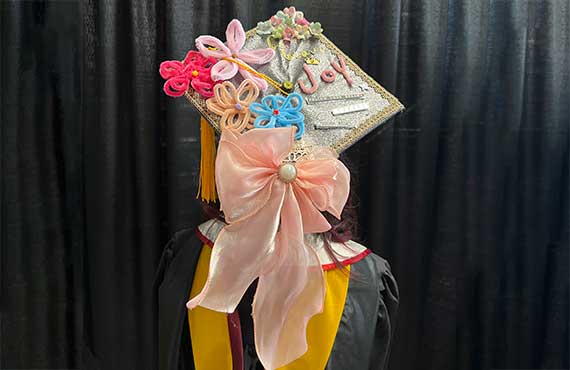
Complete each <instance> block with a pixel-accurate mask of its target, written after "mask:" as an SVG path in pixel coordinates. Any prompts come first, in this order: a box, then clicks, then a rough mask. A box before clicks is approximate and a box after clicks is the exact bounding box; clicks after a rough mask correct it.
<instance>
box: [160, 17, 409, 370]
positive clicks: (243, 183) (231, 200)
mask: <svg viewBox="0 0 570 370" xmlns="http://www.w3.org/2000/svg"><path fill="white" fill-rule="evenodd" d="M196 49H197V50H191V51H189V52H188V54H187V55H186V57H185V58H184V60H182V61H166V62H163V63H162V64H161V66H160V73H161V75H162V77H163V78H165V79H166V82H165V85H164V91H165V93H166V94H167V95H170V96H175V97H178V96H185V97H186V98H187V99H188V101H189V102H191V103H192V104H193V105H194V106H195V107H196V108H197V109H198V110H199V111H200V113H201V114H202V121H201V138H202V160H201V180H200V192H201V196H202V199H203V200H205V201H212V200H214V199H215V198H216V188H215V186H214V181H215V182H216V183H217V189H218V193H219V196H220V205H221V209H222V210H223V211H224V216H225V218H226V223H227V224H228V225H229V227H226V228H224V229H223V230H222V232H220V234H219V236H218V238H217V239H216V242H215V247H216V248H217V249H216V248H214V253H213V256H212V260H211V263H210V274H209V276H208V282H207V283H206V286H205V288H204V290H203V291H202V292H201V293H200V294H199V295H198V296H196V297H194V298H193V299H192V300H191V301H189V303H188V307H189V308H194V307H196V306H198V305H200V306H203V307H206V308H210V309H213V310H217V311H222V312H232V311H233V310H234V309H235V306H236V305H237V303H238V302H239V299H240V298H241V295H243V292H244V291H245V289H247V286H248V285H249V283H251V281H252V279H254V278H257V277H259V279H260V284H259V286H258V290H257V292H256V300H255V302H257V303H255V302H254V306H255V305H256V304H257V305H260V306H262V307H257V308H256V307H254V322H255V325H256V329H255V330H256V348H257V351H258V355H259V357H260V360H261V362H262V363H263V365H264V366H265V367H266V368H267V369H274V368H276V367H279V366H282V365H284V364H286V363H288V362H290V361H292V360H294V359H296V358H298V357H299V356H301V355H302V354H303V353H304V352H305V351H306V346H307V343H306V339H305V335H304V330H305V329H306V323H307V321H308V319H309V318H310V317H312V316H313V315H315V314H316V313H318V312H320V311H319V310H320V309H322V301H323V299H324V282H323V278H322V271H321V269H320V264H319V261H318V259H317V260H315V259H316V257H315V255H314V253H312V252H311V247H310V246H307V245H305V243H304V242H303V235H304V234H308V233H321V232H325V231H327V230H328V229H330V227H331V226H330V224H329V223H328V222H327V221H326V219H325V218H324V217H323V216H322V214H321V212H323V211H327V212H329V213H331V214H333V215H334V216H336V217H337V218H340V214H341V211H342V208H343V207H344V205H345V203H346V200H347V197H348V192H349V183H350V174H349V172H348V170H347V169H346V167H345V166H344V165H343V164H342V162H340V161H339V160H338V159H337V156H338V154H340V153H341V152H342V151H344V150H345V149H347V148H348V147H350V146H351V145H353V144H355V143H356V142H358V141H359V140H360V139H361V138H362V137H363V136H365V135H366V134H367V133H369V132H370V131H372V130H373V129H374V128H376V127H378V126H379V125H381V124H382V123H384V122H385V121H386V120H388V119H389V118H390V117H392V116H393V115H394V114H396V113H397V112H399V111H400V110H402V109H403V105H402V104H401V103H400V102H399V101H398V100H397V99H396V98H395V97H394V96H393V95H392V94H390V93H389V92H388V91H386V89H384V88H383V87H382V86H381V85H380V84H379V83H378V82H376V81H375V80H374V79H372V78H371V77H370V76H369V75H368V74H366V72H364V71H363V70H362V69H361V68H360V67H359V66H358V65H356V63H354V62H353V61H352V60H351V59H350V58H349V57H348V56H347V55H346V54H345V53H343V52H342V51H341V50H340V49H339V48H338V47H337V46H335V45H334V44H333V43H332V42H331V41H330V40H329V39H328V38H327V37H326V36H324V34H323V30H322V27H321V25H320V23H318V22H309V21H308V20H306V19H305V17H304V14H303V13H302V12H300V11H297V10H296V9H295V8H294V7H289V8H285V9H283V10H282V11H279V12H277V14H275V15H274V16H272V17H271V18H270V19H269V20H266V21H261V22H259V23H258V24H257V27H256V28H253V29H251V30H249V31H247V32H245V30H244V28H243V26H242V25H241V23H240V22H239V21H238V20H236V19H234V20H232V21H231V22H230V23H229V25H228V27H227V30H226V35H225V39H223V38H222V39H220V38H217V37H214V36H210V35H203V36H199V37H198V38H196ZM214 130H215V131H217V132H218V133H220V134H221V138H220V144H219V149H218V151H217V158H216V149H215V143H214V136H215V135H214ZM214 161H215V167H216V168H215V169H214ZM214 173H215V178H214ZM232 248H234V249H232ZM235 248H238V249H239V250H240V251H241V252H236V251H235ZM249 248H254V249H249ZM255 248H258V249H259V250H258V249H255ZM246 251H249V252H251V253H259V256H261V257H260V258H259V259H256V260H255V261H251V260H244V261H241V262H240V261H238V260H239V258H240V256H241V253H247V252H246ZM275 259H279V262H276V260H275ZM288 259H289V260H288ZM236 264H237V266H234V265H236ZM244 265H245V266H244ZM275 270H278V271H275ZM274 274H278V275H279V274H280V275H281V276H283V277H287V279H285V280H286V281H284V282H281V283H280V284H277V283H278V281H277V280H275V276H273V275H274ZM263 279H266V280H269V281H271V282H269V283H266V284H265V283H261V281H262V280H263ZM282 285H285V288H286V289H285V290H284V289H283V286H282ZM260 289H261V290H262V291H260ZM291 292H293V293H291ZM298 299H303V300H304V301H303V302H302V304H300V306H299V305H298V304H299V302H297V301H296V300H298ZM279 302H281V303H282V302H293V303H292V304H291V305H290V306H287V305H286V304H285V305H282V306H284V307H281V306H279V304H280V303H279ZM268 312H269V313H268ZM256 319H257V321H256ZM305 319H306V320H305ZM291 320H293V321H295V322H296V323H297V324H295V323H293V321H291ZM273 321H274V322H275V323H276V324H275V325H272V324H271V323H269V324H268V322H273ZM260 322H261V324H260ZM278 322H280V323H282V325H281V324H279V325H278V324H277V323H278ZM298 323H304V324H302V325H299V324H298ZM284 346H285V347H287V348H283V347H284Z"/></svg>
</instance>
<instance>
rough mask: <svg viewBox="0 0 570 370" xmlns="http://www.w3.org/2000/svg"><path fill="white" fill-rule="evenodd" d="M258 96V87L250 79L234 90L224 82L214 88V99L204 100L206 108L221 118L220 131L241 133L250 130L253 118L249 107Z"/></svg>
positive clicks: (229, 84) (230, 84) (228, 83)
mask: <svg viewBox="0 0 570 370" xmlns="http://www.w3.org/2000/svg"><path fill="white" fill-rule="evenodd" d="M258 96H259V87H258V86H257V85H256V84H255V82H253V81H252V80H250V79H246V80H244V81H243V82H242V83H241V84H240V85H239V87H238V88H237V89H236V88H235V86H234V85H233V84H232V83H231V82H229V81H225V82H223V83H221V84H217V85H216V86H214V97H212V98H210V99H208V100H206V106H207V107H208V109H209V110H211V111H212V112H214V113H215V114H217V115H219V116H222V118H221V119H220V129H221V130H222V131H223V130H230V131H233V132H238V133H241V132H242V131H243V130H245V129H248V128H252V127H253V126H252V125H251V123H252V121H253V117H252V115H251V112H250V110H249V105H250V104H251V103H253V102H255V100H256V99H257V97H258Z"/></svg>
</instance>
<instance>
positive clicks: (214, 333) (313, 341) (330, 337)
mask: <svg viewBox="0 0 570 370" xmlns="http://www.w3.org/2000/svg"><path fill="white" fill-rule="evenodd" d="M211 253H212V248H210V247H209V246H207V245H204V246H203V247H202V252H201V253H200V258H199V260H198V265H197V268H196V271H195V273H194V281H193V283H192V290H191V292H190V297H191V298H192V297H194V296H196V295H198V293H200V291H201V290H202V287H203V286H204V284H205V283H206V279H207V277H208V269H209V265H210V256H211ZM346 269H347V271H342V270H340V269H331V270H327V271H325V272H324V275H325V281H326V284H327V292H326V295H325V303H324V310H323V312H322V313H320V314H318V315H315V316H313V317H312V318H311V320H309V324H308V326H307V342H308V344H309V350H308V351H307V352H306V353H305V354H304V355H303V356H301V357H299V358H298V359H297V360H295V361H293V362H291V363H289V364H287V365H285V366H283V367H280V368H279V369H278V370H307V369H311V370H319V369H324V368H325V366H326V365H327V361H328V359H329V356H330V353H331V351H332V347H333V344H334V339H335V336H336V332H337V330H338V326H339V324H340V319H341V317H342V311H343V308H344V303H345V300H346V294H347V292H348V281H349V277H350V274H349V273H347V272H350V265H348V266H346ZM188 322H189V324H190V338H191V340H192V352H193V354H194V365H195V366H196V370H232V351H231V343H230V334H229V329H228V321H227V314H225V313H222V312H216V311H212V310H209V309H207V308H203V307H196V308H195V309H193V310H188ZM236 370H237V369H236ZM240 370H241V369H240Z"/></svg>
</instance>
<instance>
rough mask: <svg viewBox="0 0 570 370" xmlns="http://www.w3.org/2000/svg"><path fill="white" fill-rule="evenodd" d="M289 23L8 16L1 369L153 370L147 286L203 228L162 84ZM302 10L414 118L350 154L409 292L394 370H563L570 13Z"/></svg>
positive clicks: (104, 13) (509, 6)
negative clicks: (172, 62)
mask: <svg viewBox="0 0 570 370" xmlns="http://www.w3.org/2000/svg"><path fill="white" fill-rule="evenodd" d="M285 5H289V3H288V2H278V1H271V2H269V1H259V0H256V1H253V0H252V1H247V0H244V1H237V2H232V1H220V0H200V1H188V0H175V1H166V2H163V1H156V2H153V1H149V0H130V1H95V0H87V1H47V2H40V1H30V2H24V1H15V2H10V1H2V2H1V3H0V27H1V44H0V54H1V57H0V70H1V75H0V76H1V81H2V84H1V89H0V96H1V131H0V153H1V171H2V172H1V178H0V191H1V201H2V203H1V212H0V233H1V247H2V248H1V254H0V257H1V261H0V262H1V264H0V268H1V270H0V276H1V282H0V283H1V292H0V294H1V316H0V368H1V369H31V368H33V369H72V368H77V369H79V368H81V369H99V370H107V369H113V370H114V369H117V370H119V369H120V370H125V369H137V370H138V369H151V370H155V369H156V366H155V361H156V351H155V340H156V339H155V333H156V321H155V316H154V315H155V309H154V306H153V304H152V302H153V289H152V281H153V278H154V272H155V269H156V267H157V263H158V259H159V257H160V254H161V251H162V248H163V246H164V244H165V242H166V241H167V240H168V238H169V237H170V236H171V235H172V233H173V232H175V231H176V230H179V229H181V228H185V227H192V226H195V225H196V224H197V223H198V222H200V220H201V211H200V208H199V206H198V203H197V202H196V200H195V192H196V179H197V172H198V167H199V166H198V162H199V156H198V153H199V126H198V114H197V112H196V111H195V110H194V109H193V108H192V107H191V106H190V105H189V104H188V103H186V102H185V101H184V100H183V99H178V100H174V99H170V98H168V97H166V96H164V95H163V94H162V91H161V87H162V81H161V79H160V76H159V75H158V66H159V63H160V61H162V60H164V59H181V58H182V57H183V56H184V54H185V52H186V51H187V50H188V49H190V48H192V47H193V40H194V38H195V37H196V36H198V35H200V34H204V33H211V34H214V35H222V34H223V32H224V30H225V26H226V24H227V23H228V21H229V20H231V19H232V18H234V17H235V18H238V19H240V20H241V21H242V22H243V24H244V25H245V27H246V28H250V27H253V26H255V23H256V22H257V21H258V20H263V19H266V18H268V17H269V16H270V15H271V14H273V13H274V12H276V11H277V10H278V9H280V8H283V7H284V6H285ZM294 5H296V6H297V8H299V9H302V10H303V11H304V12H305V14H306V16H307V18H308V19H310V20H319V21H320V22H321V23H322V24H323V27H324V28H325V33H326V34H327V36H329V38H331V39H332V40H333V41H334V42H335V43H336V44H337V45H338V46H340V47H341V48H342V49H344V50H345V51H346V52H347V53H348V55H350V56H351V57H352V58H353V59H354V60H355V61H356V62H357V63H358V64H360V65H361V66H362V67H363V68H364V69H365V70H366V71H368V72H369V73H370V74H371V75H372V76H373V77H375V78H376V79H378V80H379V81H381V83H382V84H383V85H385V86H386V87H387V88H388V90H390V91H392V92H393V93H394V94H395V95H396V96H398V97H399V98H400V100H401V101H402V102H403V103H404V104H405V105H406V107H407V110H406V111H405V112H403V113H402V114H400V115H399V116H398V117H397V118H395V119H394V120H392V121H391V122H390V123H389V125H388V126H387V129H385V130H384V131H383V132H381V133H379V132H375V133H373V134H372V135H370V136H369V137H368V138H367V139H366V140H365V141H364V142H362V143H360V144H358V145H357V146H355V147H353V148H352V149H350V150H349V152H348V156H349V158H350V160H351V162H352V163H353V167H354V168H355V169H356V170H357V171H358V174H357V175H356V176H355V183H354V186H355V188H356V190H357V194H358V196H359V205H360V217H361V222H360V223H361V229H362V240H363V241H364V242H365V244H366V245H367V246H369V247H370V248H372V249H373V250H374V251H376V252H377V253H379V254H381V255H382V256H384V257H385V258H387V259H388V260H389V261H390V262H391V264H392V267H393V270H394V274H395V276H396V278H397V279H398V281H399V285H400V292H401V305H400V312H399V316H398V322H397V329H396V337H395V341H394V345H393V349H392V355H391V359H390V369H392V370H412V369H414V370H415V369H417V370H420V369H421V370H431V369H433V370H441V369H453V370H455V369H461V370H470V369H474V370H476V369H531V368H533V369H538V368H540V369H543V368H544V369H562V368H568V361H569V360H568V347H569V341H568V337H569V329H568V328H569V320H568V310H569V303H568V300H569V281H568V279H569V271H568V259H569V255H568V250H569V248H568V225H569V219H568V212H569V209H568V203H569V199H568V190H569V181H568V157H569V151H568V147H569V145H568V143H569V121H570V114H569V105H570V104H569V103H570V93H569V86H570V78H569V73H570V72H569V70H570V68H569V55H570V48H569V39H570V20H569V19H570V4H569V2H568V1H567V0H558V1H557V0H544V1H530V0H529V1H502V0H489V1H467V0H466V1H435V0H434V1H428V0H417V1H411V0H408V1H404V0H390V1H376V2H375V1H346V0H326V1H321V0H319V1H314V0H313V1H308V0H307V1H298V2H296V3H295V4H294ZM358 370H360V369H358Z"/></svg>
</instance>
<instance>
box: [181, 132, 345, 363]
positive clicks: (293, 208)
mask: <svg viewBox="0 0 570 370" xmlns="http://www.w3.org/2000/svg"><path fill="white" fill-rule="evenodd" d="M294 130H295V129H294V128H293V127H283V128H275V129H271V130H265V129H253V130H249V131H247V132H245V133H244V134H241V135H240V134H235V133H233V132H231V131H227V130H226V131H223V133H222V136H221V139H220V144H219V148H218V154H217V159H216V184H217V187H218V194H219V197H220V203H221V205H222V209H223V211H224V215H225V218H226V222H227V223H228V225H227V226H225V227H224V228H223V229H222V231H221V232H220V233H219V234H218V237H217V238H216V240H215V243H214V247H213V251H212V256H211V260H210V270H209V275H208V280H207V281H206V284H205V286H204V288H203V290H202V291H201V292H200V293H199V294H198V295H197V296H196V297H194V298H193V299H191V300H190V301H189V302H188V303H187V306H188V308H194V307H196V306H198V305H199V306H202V307H205V308H208V309H212V310H215V311H221V312H233V311H234V310H235V309H236V307H237V305H238V303H239V302H240V300H241V298H242V296H243V294H244V293H245V291H246V289H247V288H248V286H249V285H250V284H251V283H252V282H253V281H254V280H255V279H256V278H259V280H258V285H257V291H256V294H255V298H254V301H253V320H254V332H255V345H256V349H257V353H258V356H259V359H260V361H261V363H262V364H263V366H264V367H265V368H266V369H269V370H272V369H275V368H278V367H280V366H283V365H285V364H287V363H289V362H291V361H293V360H295V359H297V358H298V357H300V356H301V355H303V354H304V353H305V352H306V351H307V349H308V348H307V340H306V327H307V323H308V321H309V319H310V318H311V317H312V316H314V315H315V314H317V313H319V312H322V309H323V300H324V297H325V289H326V287H325V283H324V277H323V271H322V268H321V265H320V262H319V259H318V257H317V255H316V253H315V251H314V249H313V247H311V246H309V245H307V244H305V241H304V237H303V234H304V233H320V232H325V231H327V230H329V229H330V228H331V225H330V224H329V223H328V222H327V220H326V219H325V217H324V216H323V215H322V213H321V211H328V212H330V213H331V214H333V215H334V216H336V217H337V218H340V214H341V211H342V209H343V207H344V205H345V203H346V200H347V198H348V192H349V185H350V184H349V183H350V173H349V172H348V170H347V168H346V167H345V166H344V165H343V164H342V162H340V161H339V160H338V159H336V157H335V155H334V154H333V152H332V151H330V150H328V149H324V148H323V149H322V150H318V151H314V152H313V153H312V154H310V155H307V156H306V158H305V157H303V158H302V159H301V160H299V161H297V163H296V164H295V165H294V166H295V167H293V168H292V167H291V164H283V160H284V159H285V158H286V156H287V154H288V153H289V152H290V151H291V149H292V147H293V141H294V136H295V131H294ZM284 167H286V168H287V170H285V171H284V170H283V168H284ZM295 170H296V173H295ZM295 175H296V176H295Z"/></svg>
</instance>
